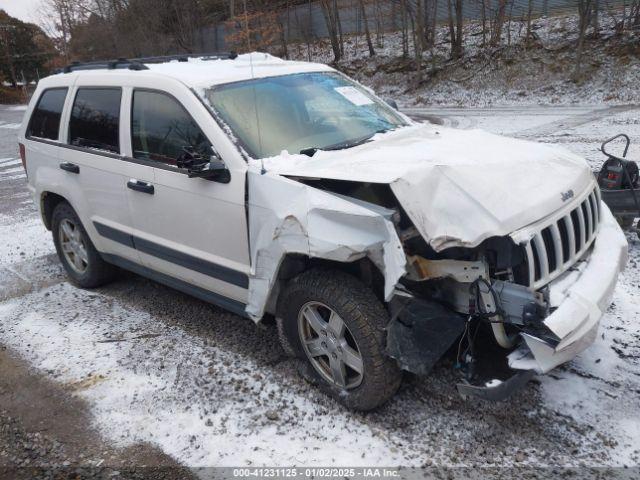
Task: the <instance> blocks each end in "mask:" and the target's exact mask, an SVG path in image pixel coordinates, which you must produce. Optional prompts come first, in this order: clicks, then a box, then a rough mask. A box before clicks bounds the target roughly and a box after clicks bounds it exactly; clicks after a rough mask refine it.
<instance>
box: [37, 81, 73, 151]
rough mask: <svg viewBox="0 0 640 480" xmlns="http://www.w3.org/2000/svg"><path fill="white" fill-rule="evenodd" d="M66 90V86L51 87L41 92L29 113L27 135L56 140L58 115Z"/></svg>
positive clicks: (65, 96) (60, 111) (58, 125)
mask: <svg viewBox="0 0 640 480" xmlns="http://www.w3.org/2000/svg"><path fill="white" fill-rule="evenodd" d="M68 90H69V89H68V88H51V89H49V90H45V91H44V92H42V95H41V96H40V99H39V100H38V104H37V105H36V108H35V109H34V110H33V114H32V115H31V120H30V121H29V128H28V129H27V137H38V138H48V139H49V140H58V131H59V130H60V117H61V115H62V109H63V107H64V100H65V98H67V91H68Z"/></svg>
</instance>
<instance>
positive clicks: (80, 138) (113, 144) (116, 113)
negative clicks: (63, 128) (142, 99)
mask: <svg viewBox="0 0 640 480" xmlns="http://www.w3.org/2000/svg"><path fill="white" fill-rule="evenodd" d="M121 96H122V91H121V90H120V89H119V88H79V89H78V93H77V94H76V98H75V101H74V102H73V110H71V119H70V120H69V143H70V144H71V145H75V146H78V147H85V148H93V149H97V150H106V151H108V152H114V153H119V152H120V134H119V127H120V98H121Z"/></svg>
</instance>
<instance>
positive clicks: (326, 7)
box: [310, 0, 342, 62]
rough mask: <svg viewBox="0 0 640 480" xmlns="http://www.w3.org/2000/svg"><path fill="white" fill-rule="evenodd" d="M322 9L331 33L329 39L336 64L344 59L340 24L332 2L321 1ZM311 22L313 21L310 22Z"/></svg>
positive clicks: (330, 0) (327, 0)
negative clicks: (339, 30) (341, 47)
mask: <svg viewBox="0 0 640 480" xmlns="http://www.w3.org/2000/svg"><path fill="white" fill-rule="evenodd" d="M320 7H321V9H322V14H323V16H324V21H325V23H326V25H327V31H328V32H329V39H330V41H331V49H332V50H333V60H334V61H335V62H338V61H340V59H341V58H342V55H341V53H342V52H341V50H340V38H339V36H338V35H339V33H338V24H337V22H336V17H335V15H334V12H333V1H332V0H320ZM310 21H311V20H310Z"/></svg>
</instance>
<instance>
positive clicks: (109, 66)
mask: <svg viewBox="0 0 640 480" xmlns="http://www.w3.org/2000/svg"><path fill="white" fill-rule="evenodd" d="M237 56H238V54H237V53H235V52H225V53H184V54H176V55H162V56H155V57H140V58H118V59H116V60H98V61H94V62H72V63H71V64H70V65H67V66H66V67H64V68H62V69H60V70H58V72H57V73H69V72H75V71H78V70H115V69H129V70H148V69H149V68H148V67H147V66H146V65H145V63H163V62H170V61H173V60H177V61H178V62H187V61H189V59H190V58H202V59H203V60H233V59H235V58H236V57H237Z"/></svg>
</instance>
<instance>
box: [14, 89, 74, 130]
mask: <svg viewBox="0 0 640 480" xmlns="http://www.w3.org/2000/svg"><path fill="white" fill-rule="evenodd" d="M52 90H66V91H67V93H66V95H65V96H64V101H63V102H62V109H61V110H60V120H59V122H58V136H57V137H56V138H46V137H38V136H37V135H32V134H31V124H32V123H33V117H34V115H35V113H36V110H38V105H40V102H41V101H42V97H44V94H45V93H47V92H50V91H52ZM69 90H71V88H70V87H51V88H45V89H44V90H42V93H40V96H39V97H38V101H37V102H36V105H35V107H33V110H32V112H31V116H30V117H29V124H28V125H27V130H26V133H25V138H27V139H29V140H33V139H43V140H49V141H52V142H59V141H60V132H61V130H62V125H63V122H62V120H63V117H64V107H65V104H66V103H67V97H68V96H69Z"/></svg>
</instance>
